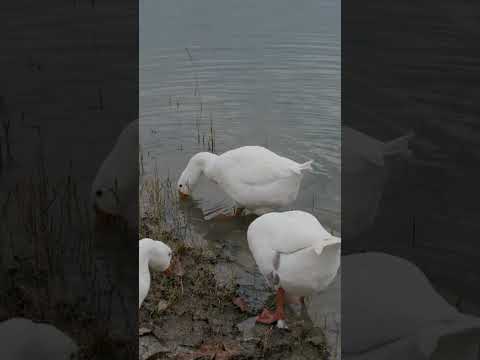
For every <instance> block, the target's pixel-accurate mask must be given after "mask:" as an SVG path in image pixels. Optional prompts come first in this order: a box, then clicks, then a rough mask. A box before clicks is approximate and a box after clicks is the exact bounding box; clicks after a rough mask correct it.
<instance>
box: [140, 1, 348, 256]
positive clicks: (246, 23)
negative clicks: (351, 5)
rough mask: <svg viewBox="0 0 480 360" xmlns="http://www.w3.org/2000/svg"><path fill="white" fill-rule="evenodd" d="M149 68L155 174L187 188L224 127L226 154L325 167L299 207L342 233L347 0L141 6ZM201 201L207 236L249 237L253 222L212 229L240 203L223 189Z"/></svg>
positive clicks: (312, 177) (144, 100) (150, 158)
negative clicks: (214, 218) (254, 148)
mask: <svg viewBox="0 0 480 360" xmlns="http://www.w3.org/2000/svg"><path fill="white" fill-rule="evenodd" d="M139 71H140V74H139V76H140V116H141V118H140V137H141V140H140V142H141V146H142V150H143V156H144V169H145V172H144V176H147V177H148V176H150V175H152V173H153V172H154V169H155V168H157V169H158V173H159V174H160V176H162V177H165V178H166V177H169V178H171V179H172V180H173V181H176V180H177V179H178V176H179V174H180V172H181V171H182V170H183V169H184V167H185V165H186V164H187V162H188V160H189V158H190V157H191V156H192V155H193V154H195V153H196V152H198V151H203V150H208V149H209V146H211V145H210V139H211V133H212V131H211V128H213V133H214V137H215V151H216V152H217V153H222V152H224V151H227V150H229V149H232V148H235V147H239V146H242V145H253V144H257V145H263V146H266V147H268V148H269V149H271V150H273V151H275V152H277V153H279V154H281V155H283V156H286V157H289V158H291V159H294V160H296V161H299V162H303V161H307V160H309V159H313V160H314V161H315V166H314V172H313V173H311V174H307V175H306V176H305V178H304V180H303V186H302V188H301V191H300V195H299V197H298V199H297V202H296V203H295V204H293V205H292V208H297V209H304V210H307V211H310V212H313V213H314V214H315V215H316V216H317V217H318V218H319V220H320V221H321V222H322V223H323V224H324V225H325V226H326V227H327V228H329V229H331V230H334V231H335V232H336V233H339V232H340V1H338V0H301V1H296V2H291V1H286V0H266V1H251V0H246V1H233V0H221V1H220V0H205V1H193V0H175V1H173V0H166V1H155V0H141V2H140V70H139ZM195 198H196V200H197V202H196V205H197V211H196V214H197V215H196V216H194V220H192V222H193V223H194V224H195V226H194V231H196V233H197V235H198V234H200V235H199V236H200V237H204V238H205V237H209V235H208V234H210V237H214V238H219V237H222V239H218V240H221V241H223V242H227V243H228V242H229V241H228V240H229V239H235V238H236V237H242V236H243V237H244V233H243V232H244V230H245V229H244V228H242V226H244V225H242V224H243V223H242V222H233V223H231V224H230V225H222V226H223V227H222V226H220V225H218V224H217V225H218V226H216V227H215V228H212V227H211V226H209V225H206V224H205V222H204V220H205V218H207V219H208V218H209V216H211V214H215V213H217V212H219V211H222V210H223V209H227V208H229V205H230V202H229V200H228V197H226V196H225V195H224V194H222V193H221V192H220V191H219V190H218V189H216V188H215V187H214V186H213V185H212V184H209V183H208V182H205V181H202V183H201V184H200V186H199V189H198V191H196V193H195ZM240 223H241V224H240ZM225 226H226V227H225ZM206 227H208V228H209V229H210V230H205V228H206ZM195 228H196V229H197V230H195ZM227 228H228V231H227V230H225V231H224V232H222V231H223V230H221V229H227ZM219 229H220V230H219ZM209 231H210V232H209ZM212 232H213V233H214V234H216V235H215V236H214V235H212ZM242 234H243V235H242ZM239 241H240V240H239ZM232 242H233V241H230V243H232ZM244 245H245V244H244ZM231 246H234V245H231ZM242 248H243V249H244V251H246V250H245V246H242ZM239 251H240V250H238V251H237V253H238V252H239Z"/></svg>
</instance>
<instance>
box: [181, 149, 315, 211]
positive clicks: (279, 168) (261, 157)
mask: <svg viewBox="0 0 480 360" xmlns="http://www.w3.org/2000/svg"><path fill="white" fill-rule="evenodd" d="M312 162H313V161H307V162H306V163H303V164H300V163H297V162H295V161H293V160H290V159H287V158H285V157H282V156H279V155H277V154H275V153H274V152H272V151H270V150H268V149H265V148H264V147H261V146H244V147H240V148H238V149H234V150H230V151H227V152H225V153H223V154H221V155H215V154H211V153H208V152H201V153H198V154H196V155H194V156H193V157H192V158H191V159H190V161H189V162H188V165H187V167H186V168H185V170H184V171H183V173H182V174H181V176H180V178H179V180H178V184H177V186H178V191H179V193H180V195H181V197H187V196H189V195H191V193H192V190H193V188H194V186H195V184H196V182H197V181H198V179H199V177H200V176H201V175H205V176H206V177H207V178H208V179H210V180H212V181H213V182H215V183H217V184H218V185H219V186H220V187H221V188H222V189H223V191H225V192H226V193H227V194H228V195H229V196H230V197H231V198H232V199H233V200H234V201H235V203H236V211H235V215H239V214H240V213H241V212H242V210H243V209H247V210H250V211H251V212H253V213H255V214H257V215H261V214H264V213H267V212H269V211H271V210H273V209H277V208H279V207H282V206H286V205H288V204H290V203H291V202H293V201H294V200H295V199H296V198H297V195H298V191H299V188H300V183H301V181H302V178H303V171H304V170H311V169H312V167H311V164H312Z"/></svg>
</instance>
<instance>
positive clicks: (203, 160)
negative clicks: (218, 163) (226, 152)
mask: <svg viewBox="0 0 480 360" xmlns="http://www.w3.org/2000/svg"><path fill="white" fill-rule="evenodd" d="M217 158H218V155H215V154H212V153H209V152H201V153H198V154H196V155H195V156H193V157H192V165H194V166H197V167H199V168H200V169H201V171H202V173H203V174H204V175H205V176H208V175H209V170H210V169H211V168H212V166H213V164H214V163H215V160H217Z"/></svg>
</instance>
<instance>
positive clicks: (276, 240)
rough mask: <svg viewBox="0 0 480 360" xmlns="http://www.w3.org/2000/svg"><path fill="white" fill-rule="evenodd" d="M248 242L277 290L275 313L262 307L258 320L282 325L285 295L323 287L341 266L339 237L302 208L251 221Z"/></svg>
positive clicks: (258, 262) (263, 271)
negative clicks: (301, 209) (330, 232)
mask: <svg viewBox="0 0 480 360" xmlns="http://www.w3.org/2000/svg"><path fill="white" fill-rule="evenodd" d="M247 238H248V245H249V247H250V250H251V252H252V254H253V257H254V259H255V262H256V263H257V265H258V267H259V269H260V272H261V273H262V275H263V276H264V277H265V279H266V280H267V283H268V284H269V285H270V286H271V287H272V288H274V289H276V291H277V298H276V300H277V304H276V305H277V308H276V311H275V313H271V312H270V311H269V310H267V309H264V311H263V312H262V314H261V315H260V316H259V317H258V318H257V321H258V322H261V323H267V324H271V323H273V322H275V321H277V326H278V327H280V328H285V327H286V324H285V314H284V304H285V295H287V296H288V297H291V298H293V297H299V298H300V300H301V302H302V303H303V297H305V296H309V295H311V294H312V293H314V292H320V291H322V290H324V289H325V288H326V287H328V285H330V283H331V282H332V281H333V279H334V278H335V276H336V274H337V271H338V268H339V266H340V243H341V239H340V238H338V237H335V236H333V235H331V234H329V233H328V232H327V231H326V230H325V229H324V228H323V227H322V225H321V224H320V223H319V222H318V220H317V219H316V218H315V217H314V216H313V215H311V214H309V213H306V212H304V211H287V212H282V213H269V214H266V215H263V216H260V217H259V218H257V219H256V220H255V221H253V222H252V223H251V224H250V226H249V228H248V231H247Z"/></svg>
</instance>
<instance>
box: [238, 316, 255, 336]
mask: <svg viewBox="0 0 480 360" xmlns="http://www.w3.org/2000/svg"><path fill="white" fill-rule="evenodd" d="M256 321H257V317H256V316H253V317H251V318H248V319H247V320H244V321H242V322H241V323H239V324H237V328H238V330H240V332H241V333H242V334H243V341H249V340H253V339H256V338H257V334H256V331H255V325H256Z"/></svg>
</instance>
